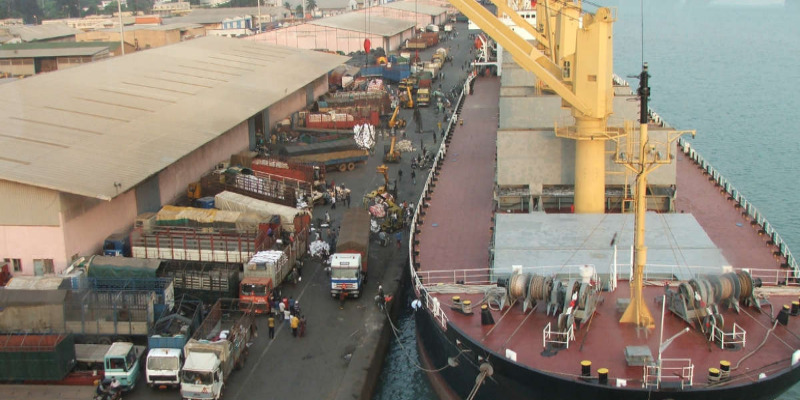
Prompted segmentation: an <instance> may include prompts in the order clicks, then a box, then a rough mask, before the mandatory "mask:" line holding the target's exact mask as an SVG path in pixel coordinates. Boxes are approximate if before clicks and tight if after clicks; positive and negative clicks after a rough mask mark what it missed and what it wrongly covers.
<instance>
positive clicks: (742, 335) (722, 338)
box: [711, 322, 747, 349]
mask: <svg viewBox="0 0 800 400" xmlns="http://www.w3.org/2000/svg"><path fill="white" fill-rule="evenodd" d="M746 336H747V332H745V330H744V328H742V327H741V326H739V324H737V323H736V322H734V323H733V332H731V333H725V331H723V330H722V329H719V328H717V326H716V325H711V337H712V338H714V341H715V342H718V343H719V347H720V348H721V349H724V348H725V345H729V346H730V345H736V344H741V345H742V348H744V346H745V339H746Z"/></svg>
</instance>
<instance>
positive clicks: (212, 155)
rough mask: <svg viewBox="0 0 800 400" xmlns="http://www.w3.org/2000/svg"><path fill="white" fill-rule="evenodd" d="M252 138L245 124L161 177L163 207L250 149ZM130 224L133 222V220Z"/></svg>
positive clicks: (221, 136) (209, 144)
mask: <svg viewBox="0 0 800 400" xmlns="http://www.w3.org/2000/svg"><path fill="white" fill-rule="evenodd" d="M249 143H250V136H249V130H248V124H247V121H243V122H241V123H239V124H238V125H236V126H235V127H233V128H232V129H230V130H229V131H227V132H225V133H224V134H222V135H220V136H219V137H218V138H216V139H214V140H212V141H211V142H208V143H206V144H204V145H203V146H201V147H200V148H198V149H197V150H195V151H193V152H192V153H190V154H189V155H187V156H186V157H183V158H181V159H180V160H178V161H176V162H175V163H173V164H172V165H170V166H169V167H167V168H164V169H163V170H162V171H161V172H159V174H158V188H159V192H160V193H161V204H162V205H163V204H170V203H174V202H175V200H177V199H178V198H179V197H181V196H184V195H186V187H187V186H188V185H189V183H192V182H197V181H198V180H199V179H200V177H201V176H203V174H205V173H207V172H208V171H210V170H212V169H213V168H214V166H216V165H217V164H218V163H219V162H221V161H225V160H228V159H229V158H230V157H231V154H233V153H238V152H240V151H242V150H245V149H247V148H248V145H249ZM130 221H131V223H132V222H133V219H132V218H131V220H130Z"/></svg>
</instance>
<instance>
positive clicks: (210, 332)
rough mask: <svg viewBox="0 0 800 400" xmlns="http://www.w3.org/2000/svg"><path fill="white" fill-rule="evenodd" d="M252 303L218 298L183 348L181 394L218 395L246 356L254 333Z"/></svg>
mask: <svg viewBox="0 0 800 400" xmlns="http://www.w3.org/2000/svg"><path fill="white" fill-rule="evenodd" d="M254 318H255V317H254V313H253V309H252V304H250V305H249V306H248V305H242V304H240V302H239V300H238V299H219V300H218V301H217V303H216V304H214V306H213V307H212V308H211V310H210V311H209V313H208V316H207V317H206V318H205V320H203V323H202V324H201V325H200V328H198V329H197V331H196V332H195V333H194V335H192V338H191V339H189V342H188V343H186V346H185V347H184V349H183V352H184V354H185V355H186V362H185V363H184V364H183V368H182V369H181V396H182V397H183V398H184V399H189V400H194V399H197V400H201V399H202V400H208V399H215V400H217V399H219V398H220V396H221V395H222V389H223V387H224V386H225V383H226V382H227V380H228V378H229V376H230V374H231V372H232V371H233V370H234V369H240V368H241V367H242V365H243V364H244V362H245V359H246V358H247V345H248V342H250V341H251V339H252V338H253V337H254V336H255V325H254Z"/></svg>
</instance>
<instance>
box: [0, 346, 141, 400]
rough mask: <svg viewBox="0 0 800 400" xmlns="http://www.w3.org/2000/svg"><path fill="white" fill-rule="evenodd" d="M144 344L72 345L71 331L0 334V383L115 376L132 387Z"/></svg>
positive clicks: (125, 386)
mask: <svg viewBox="0 0 800 400" xmlns="http://www.w3.org/2000/svg"><path fill="white" fill-rule="evenodd" d="M143 351H144V346H134V345H133V343H124V342H117V343H113V344H107V345H99V344H75V340H74V336H73V335H72V334H51V333H45V334H34V333H21V334H2V335H0V382H3V383H8V382H16V383H25V384H28V385H42V384H52V385H95V384H96V381H98V380H101V379H103V378H104V377H107V378H117V380H118V381H119V382H120V384H121V385H122V387H123V389H124V390H130V389H133V387H134V386H135V382H136V379H137V377H138V374H139V368H138V359H139V357H138V356H139V355H140V354H142V352H143Z"/></svg>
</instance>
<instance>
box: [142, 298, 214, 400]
mask: <svg viewBox="0 0 800 400" xmlns="http://www.w3.org/2000/svg"><path fill="white" fill-rule="evenodd" d="M202 310H203V303H202V302H200V301H199V300H196V299H189V298H188V297H186V296H182V297H181V298H179V299H177V300H176V303H175V307H174V309H172V310H167V311H165V313H164V314H165V315H163V316H162V317H161V318H159V319H158V321H156V323H155V324H154V325H153V331H152V333H151V334H150V335H149V336H148V337H147V346H148V347H149V348H150V351H149V352H148V353H147V360H146V362H145V372H144V376H145V381H146V382H147V386H149V387H150V388H151V389H156V388H158V389H166V388H179V387H180V386H181V379H180V372H181V366H183V347H184V346H185V345H186V342H187V341H188V340H189V338H190V337H191V336H192V333H194V331H195V330H196V329H197V327H198V326H200V320H201V318H202V316H201V314H202Z"/></svg>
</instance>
